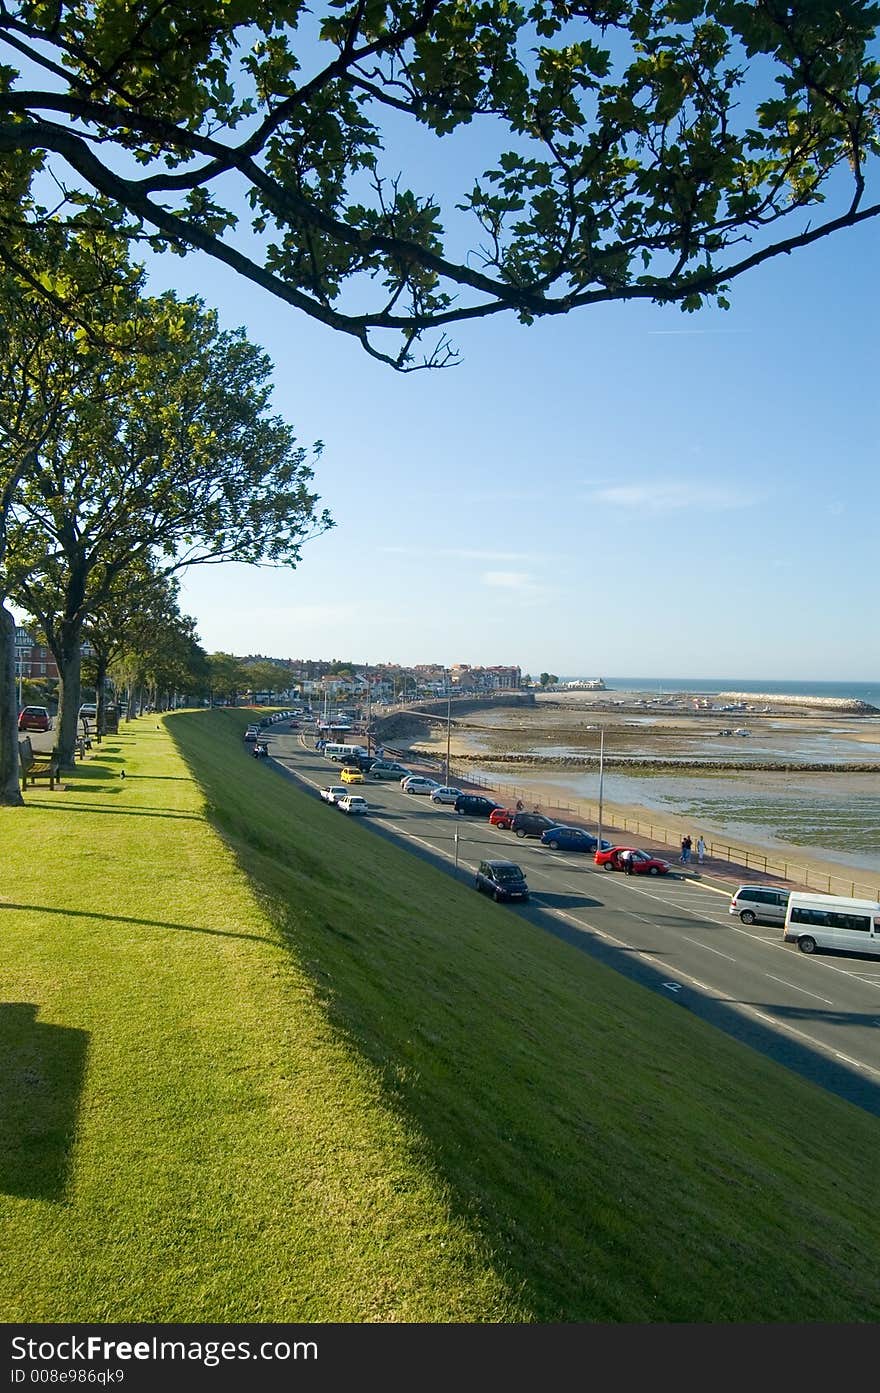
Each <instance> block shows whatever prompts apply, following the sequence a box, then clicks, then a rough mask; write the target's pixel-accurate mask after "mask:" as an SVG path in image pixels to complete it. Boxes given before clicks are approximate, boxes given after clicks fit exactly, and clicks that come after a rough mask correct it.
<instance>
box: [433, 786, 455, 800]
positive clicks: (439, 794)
mask: <svg viewBox="0 0 880 1393" xmlns="http://www.w3.org/2000/svg"><path fill="white" fill-rule="evenodd" d="M460 797H461V789H460V788H449V787H448V786H447V785H443V786H441V787H440V788H435V789H434V792H433V793H432V794H431V802H432V803H454V802H455V800H456V798H460Z"/></svg>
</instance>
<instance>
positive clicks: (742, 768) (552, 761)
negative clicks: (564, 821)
mask: <svg viewBox="0 0 880 1393" xmlns="http://www.w3.org/2000/svg"><path fill="white" fill-rule="evenodd" d="M404 754H408V755H409V757H410V758H411V759H424V760H428V761H431V760H436V758H437V750H436V749H433V750H427V749H422V748H419V746H418V745H409V746H408V747H407V749H406V750H405V751H404ZM455 763H456V764H476V765H479V766H480V767H482V768H487V769H488V768H492V767H494V766H495V765H496V764H497V765H511V764H514V765H518V766H519V767H520V768H524V769H541V770H545V771H547V772H548V773H549V772H552V771H554V770H557V771H558V770H565V769H598V768H599V756H598V755H536V754H534V753H532V752H527V753H523V754H519V753H516V752H510V753H507V754H486V753H483V754H475V753H473V752H464V751H461V750H458V751H456V754H455ZM603 763H604V767H605V768H606V769H619V770H621V771H627V770H628V771H630V772H633V771H634V770H644V769H653V770H656V771H657V772H658V773H659V772H662V771H664V770H665V771H667V772H669V771H670V770H676V771H678V770H681V771H683V772H685V773H699V774H714V773H739V774H743V773H755V772H757V771H759V770H760V771H764V772H769V773H777V774H779V773H782V774H792V773H798V774H877V773H878V772H880V763H878V762H877V761H876V760H875V761H874V762H873V763H867V762H865V761H847V762H840V761H836V760H835V761H834V763H830V762H828V761H826V762H825V763H819V762H818V761H808V760H793V759H792V760H757V759H750V760H743V759H675V758H674V757H671V758H652V757H650V756H645V755H633V756H631V757H626V756H619V755H605V757H604V761H603Z"/></svg>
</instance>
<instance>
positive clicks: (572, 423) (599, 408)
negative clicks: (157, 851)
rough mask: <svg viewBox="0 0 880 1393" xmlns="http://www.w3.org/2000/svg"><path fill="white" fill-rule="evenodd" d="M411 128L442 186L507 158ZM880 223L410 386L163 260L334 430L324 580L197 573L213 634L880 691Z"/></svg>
mask: <svg viewBox="0 0 880 1393" xmlns="http://www.w3.org/2000/svg"><path fill="white" fill-rule="evenodd" d="M387 137H388V138H387V145H388V158H389V160H391V161H392V162H395V161H396V165H395V164H394V163H392V170H393V169H394V168H398V169H402V170H403V171H404V172H405V174H406V175H409V174H412V176H413V180H414V182H415V183H416V184H417V186H419V187H420V191H422V192H425V191H426V190H427V189H429V188H430V189H435V190H436V189H437V188H439V190H440V191H441V192H442V193H445V194H447V195H448V194H450V193H451V192H452V190H453V189H455V188H456V186H458V187H465V186H466V185H467V176H464V177H463V178H462V179H461V181H460V183H459V176H460V175H461V170H462V168H464V167H465V166H468V167H470V166H471V164H472V166H473V168H474V169H476V168H484V167H485V166H486V165H487V164H490V163H492V162H493V156H492V155H491V154H488V153H486V152H484V151H483V150H481V149H479V148H477V147H474V146H473V145H470V146H469V145H468V141H469V140H472V137H471V136H469V135H468V136H462V135H461V133H457V134H456V135H455V136H453V137H451V138H449V139H448V140H444V141H442V142H440V143H439V145H438V144H436V142H433V141H432V139H431V138H430V137H428V136H427V135H426V134H425V133H416V134H415V135H413V133H412V132H410V131H407V130H406V129H405V128H404V127H403V126H401V127H400V129H393V128H392V129H388V130H387ZM425 142H428V144H427V145H426V144H425ZM423 145H425V148H424V149H423V148H422V147H423ZM429 153H433V154H434V155H435V156H436V155H437V154H439V156H440V161H441V162H440V163H439V164H438V163H437V161H436V158H435V159H434V162H433V164H431V165H430V167H429V165H428V159H429ZM453 201H454V198H453ZM806 221H807V219H806V218H804V219H802V220H801V222H800V223H799V224H798V226H797V228H795V227H792V228H790V229H788V230H789V231H790V232H792V233H793V232H795V231H796V230H800V228H801V227H802V226H804V225H805V224H806ZM459 231H460V229H459V228H458V227H457V226H456V227H455V228H454V230H453V233H454V237H456V236H458V234H459ZM878 233H880V222H878V221H877V220H875V221H874V222H873V223H868V224H866V225H863V226H862V227H860V228H857V229H854V230H851V231H847V232H843V233H840V234H838V235H837V236H836V237H833V238H827V239H825V240H824V241H823V242H820V243H818V244H817V245H815V246H813V247H811V248H808V249H806V250H804V251H801V252H799V253H795V254H794V255H792V256H790V257H781V258H777V259H776V260H775V261H772V262H769V263H767V264H766V265H764V266H763V267H760V268H759V269H757V270H756V271H753V272H752V273H751V274H750V275H749V276H746V277H745V278H743V279H742V280H740V281H738V282H734V284H733V287H732V293H731V299H732V309H731V310H729V311H727V312H724V311H720V310H705V311H702V312H701V313H699V314H697V315H682V314H681V312H680V311H679V310H678V309H676V308H674V307H671V308H662V309H661V308H660V307H657V306H651V305H645V304H630V305H621V306H599V307H594V308H589V309H584V310H580V311H577V312H576V313H574V314H573V315H570V316H569V317H568V318H567V319H553V320H548V321H546V322H543V323H538V324H535V325H533V326H532V327H530V328H525V327H523V326H521V325H519V324H518V323H516V321H515V320H514V319H513V318H505V317H503V316H500V315H499V316H495V317H494V318H491V319H487V320H485V321H481V322H476V323H473V324H470V325H467V324H465V325H462V326H460V327H459V328H458V329H457V330H456V332H455V341H456V343H457V345H458V347H459V348H460V350H461V353H462V362H461V364H460V365H459V366H457V367H454V368H449V369H445V370H441V371H435V372H418V373H413V374H409V375H400V374H397V373H395V372H393V370H392V369H390V368H388V367H386V366H384V365H383V364H380V363H378V362H376V361H375V360H373V359H371V358H369V357H368V356H367V355H366V354H365V353H364V352H363V351H362V350H361V349H360V348H358V347H357V345H356V344H355V342H354V341H353V340H351V339H349V338H348V337H345V336H342V335H338V334H334V333H333V332H332V331H331V330H329V329H326V328H324V327H322V326H320V325H318V324H316V323H314V322H312V321H311V320H309V319H307V318H305V317H304V316H303V315H301V314H299V313H297V312H296V311H294V310H293V309H290V308H288V307H287V306H285V305H283V304H281V303H280V302H279V301H277V300H275V299H274V298H273V297H272V296H270V295H269V294H268V293H267V292H264V291H262V290H260V289H259V288H257V287H255V286H253V285H251V284H250V283H249V282H246V281H244V280H242V279H239V278H237V277H236V276H235V275H234V274H233V273H232V272H231V271H228V270H227V269H226V268H224V267H222V266H220V265H219V264H217V263H215V262H213V261H211V260H209V259H208V258H206V257H202V256H196V255H193V256H191V257H189V258H187V259H185V260H181V259H179V258H177V257H171V256H168V257H166V258H161V259H159V258H157V259H154V260H153V261H151V262H150V263H149V265H150V287H149V288H150V289H151V290H159V289H164V288H169V287H170V288H173V289H175V290H176V291H177V292H178V293H179V294H180V295H183V296H186V295H192V294H198V295H200V296H201V297H202V298H203V299H204V301H205V302H206V303H207V304H208V305H213V306H215V307H216V308H217V309H218V311H219V314H220V318H221V323H222V324H223V325H224V326H225V327H234V326H237V325H242V326H244V328H245V329H246V331H247V333H248V335H249V337H250V338H251V340H252V341H253V342H255V343H257V344H259V345H260V346H262V347H263V348H264V349H265V350H266V351H267V352H268V353H269V355H270V356H271V358H272V359H273V361H274V363H275V365H276V366H275V374H274V376H275V384H276V391H275V402H274V408H275V410H276V411H278V412H280V413H281V414H283V415H284V416H285V417H286V418H287V419H288V420H289V421H290V422H291V423H292V424H293V425H294V427H295V429H296V432H297V435H298V438H299V441H300V443H301V444H303V445H306V446H308V445H310V444H311V443H312V442H313V441H315V440H317V439H321V440H323V442H324V447H325V448H324V455H323V458H322V460H321V462H320V464H319V466H318V470H317V475H316V487H317V490H318V492H319V493H320V495H321V499H322V505H323V506H326V507H327V508H329V510H330V511H331V513H332V515H333V516H334V518H335V520H336V523H337V526H336V528H335V529H334V530H333V531H331V532H330V533H328V534H326V535H325V536H322V537H320V538H317V539H315V540H314V541H312V542H310V543H308V544H307V545H306V547H305V548H304V552H303V559H302V562H301V565H300V567H299V568H298V569H297V570H296V571H292V572H291V571H274V570H270V569H256V568H249V567H242V566H234V565H225V566H220V567H218V566H211V567H203V568H200V569H199V568H196V569H193V570H192V571H190V572H189V573H188V575H186V576H185V577H184V580H183V589H182V605H183V607H184V609H185V610H186V611H187V612H188V613H190V614H192V615H193V616H194V617H195V618H196V620H197V623H198V629H199V635H200V638H201V641H202V643H203V644H204V645H205V647H207V648H208V649H209V650H210V651H214V650H217V649H224V650H227V651H232V652H235V653H239V654H243V653H253V652H260V653H264V654H270V655H272V656H276V657H311V658H334V657H338V658H345V659H351V660H353V661H355V662H363V663H371V664H372V663H379V662H399V663H402V664H412V663H417V662H431V661H435V662H439V663H443V664H449V663H454V662H464V663H471V664H492V663H517V664H519V665H520V666H521V667H522V668H523V670H525V671H531V672H540V671H542V670H545V669H546V670H549V671H552V672H556V673H559V674H560V675H569V676H571V675H575V674H582V675H585V676H594V675H601V674H608V673H623V674H626V673H655V674H657V676H658V677H662V676H669V677H675V676H682V677H685V676H704V675H711V674H713V673H725V674H729V675H731V676H739V677H742V678H753V677H764V678H767V679H770V678H781V679H786V678H789V679H817V680H828V681H835V680H850V679H855V680H872V679H876V678H878V677H880V663H878V655H877V649H876V644H875V642H874V630H875V620H874V616H875V614H876V612H877V600H878V582H877V579H876V575H877V566H876V563H875V552H876V543H875V530H876V518H877V515H878V502H880V499H878V490H880V485H878V469H877V453H878V450H877V438H878V429H877V427H878V415H880V410H878V401H880V392H878V386H877V383H878V376H880V373H878V369H880V363H878V351H877V341H878V326H880V314H878V310H880V291H878V279H877V274H876V268H877V264H878Z"/></svg>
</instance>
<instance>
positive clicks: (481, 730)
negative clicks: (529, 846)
mask: <svg viewBox="0 0 880 1393" xmlns="http://www.w3.org/2000/svg"><path fill="white" fill-rule="evenodd" d="M577 695H578V698H579V701H578V705H581V704H583V698H584V696H585V695H587V696H589V694H585V693H578V694H577ZM615 695H616V696H620V695H622V694H615ZM601 696H602V694H597V698H601ZM590 705H591V706H592V705H595V703H590ZM489 714H490V713H488V712H487V715H489ZM553 714H557V713H553ZM559 714H561V715H562V721H564V723H565V724H566V725H568V726H569V727H570V726H571V725H572V721H571V718H570V714H569V712H563V713H559ZM571 714H574V713H573V712H572V713H571ZM599 714H600V713H599V712H598V711H596V712H593V711H589V712H583V713H581V712H580V711H579V712H578V715H579V716H581V715H583V718H584V720H585V721H588V722H589V725H590V726H592V727H593V730H595V725H594V724H593V722H594V720H595V719H596V718H598V717H599ZM601 714H602V717H603V718H605V719H602V720H601V722H599V721H598V720H597V721H596V723H597V724H599V723H601V724H603V725H605V726H606V730H608V727H609V726H610V727H612V728H613V729H614V730H615V738H616V734H618V733H619V732H620V729H621V726H622V725H623V723H625V722H626V721H627V720H631V719H632V717H633V715H634V714H635V713H633V712H632V711H631V710H622V711H614V712H607V711H603V712H602V713H601ZM550 715H551V711H550V710H546V711H541V710H540V709H539V710H538V711H537V712H536V713H535V714H534V715H532V716H531V718H530V719H523V717H522V716H521V715H520V714H519V713H518V712H516V711H514V710H511V711H510V712H507V711H503V710H501V709H498V708H496V709H495V711H494V712H492V713H491V717H492V719H491V722H490V723H485V722H483V721H479V722H478V721H475V720H474V719H473V718H468V720H467V723H465V722H462V723H460V724H459V725H458V726H456V725H453V730H452V733H451V738H450V741H449V752H450V765H451V768H450V782H452V783H455V784H456V785H457V786H458V787H479V788H481V789H485V791H486V792H487V794H488V796H489V797H492V798H494V799H495V800H496V801H497V802H499V803H503V804H504V805H505V806H507V805H511V806H512V805H513V804H515V803H516V801H517V799H521V800H522V802H523V803H524V804H525V806H526V807H527V808H535V807H537V808H539V809H540V811H541V812H543V813H546V814H548V815H549V816H551V817H553V818H554V819H557V818H558V820H559V821H560V822H568V823H571V824H573V825H577V826H583V827H586V828H587V829H588V830H589V831H591V832H592V833H593V834H594V835H596V834H597V831H598V813H599V810H598V806H597V803H596V801H594V800H589V799H584V798H581V797H579V796H578V795H577V794H576V793H575V792H574V791H573V790H567V789H566V788H565V778H566V772H567V773H568V775H569V776H570V775H571V774H573V773H577V772H579V773H580V774H581V775H583V774H584V773H585V772H586V771H585V770H583V769H581V770H580V771H574V770H568V771H565V770H564V769H563V768H561V767H559V766H554V765H551V764H548V765H545V766H544V767H543V768H537V767H535V766H531V767H529V766H523V765H522V764H511V765H507V766H506V767H499V768H498V769H497V770H487V769H485V768H483V770H482V777H477V776H476V775H475V773H474V770H473V767H472V766H471V765H470V764H469V763H456V756H461V755H470V756H471V758H473V756H474V754H475V753H479V754H480V755H482V757H483V759H484V760H485V761H486V762H488V761H490V760H491V753H490V750H489V748H487V744H486V741H485V739H484V737H485V736H486V735H488V734H489V733H490V731H491V733H492V736H493V739H492V745H494V746H495V748H496V749H497V748H510V745H511V742H510V736H511V734H512V733H513V732H514V731H516V733H517V735H519V736H520V737H521V738H523V737H524V738H527V739H529V741H530V743H531V744H532V745H536V744H537V743H538V738H540V736H539V732H540V733H542V734H546V730H547V725H548V724H550V725H555V724H556V721H551V722H546V721H545V718H546V717H548V716H550ZM658 715H659V713H658ZM670 715H671V713H670ZM719 716H720V713H712V716H711V718H708V719H709V720H710V724H711V725H712V726H713V727H714V726H715V725H717V726H719V727H720V726H721V725H722V724H724V723H725V722H731V723H733V722H736V723H738V722H739V721H740V720H743V723H745V721H744V713H735V714H734V713H730V714H728V713H724V718H723V719H722V720H719ZM662 719H663V724H664V726H666V727H667V729H668V727H669V725H670V724H672V722H673V721H674V724H675V726H679V724H681V726H683V727H685V739H687V738H689V736H690V734H691V732H692V731H693V727H694V725H695V724H697V723H698V724H699V725H700V726H702V725H703V724H704V722H705V721H706V720H707V717H706V716H705V715H703V714H702V713H701V714H699V715H693V714H690V713H683V714H682V715H681V717H680V718H677V717H673V718H672V721H670V720H669V718H668V717H667V716H666V714H665V713H663V716H662ZM757 719H758V718H756V717H752V718H751V721H750V722H749V724H750V726H751V728H752V729H754V728H755V725H756V721H757ZM760 719H761V720H762V721H765V722H770V721H772V722H774V723H778V722H779V720H780V716H779V712H778V711H774V712H772V713H768V714H767V715H762V717H761V718H760ZM539 722H540V726H539V724H538V723H539ZM560 724H562V722H560ZM785 725H786V727H787V728H788V730H790V732H791V736H792V738H793V739H794V740H795V741H797V740H800V739H802V738H804V737H806V738H809V737H810V736H813V735H820V736H821V735H823V734H824V733H826V732H827V731H828V730H829V727H833V728H834V729H835V730H840V729H841V727H842V729H843V733H844V735H845V737H846V738H847V739H848V740H852V741H853V742H854V743H855V742H856V741H865V742H869V741H871V740H872V739H873V740H874V741H875V742H876V741H877V739H878V728H877V725H876V724H874V723H873V722H872V727H873V728H872V729H867V728H866V727H865V725H864V723H863V722H862V721H860V720H859V719H858V718H852V720H851V722H850V721H848V720H846V719H844V720H841V718H840V717H839V716H837V714H836V713H835V714H834V715H828V716H820V715H818V714H816V713H811V714H809V715H805V714H802V713H799V714H796V715H792V716H790V717H788V718H786V720H785ZM676 733H677V732H676ZM654 734H655V732H653V731H647V730H645V729H644V728H642V729H641V730H640V731H639V739H640V742H641V743H642V745H643V746H652V747H656V746H655V740H654V738H653V737H654ZM536 737H538V738H536ZM550 738H552V739H553V741H554V743H556V742H557V735H556V733H552V734H551V737H550ZM593 740H594V741H595V736H593ZM514 743H518V742H514ZM656 743H657V744H659V743H661V742H656ZM743 743H745V741H743ZM412 744H413V745H414V746H416V747H417V748H418V749H421V750H424V751H425V752H426V754H427V756H428V757H429V759H432V760H435V761H437V763H439V765H440V767H441V769H442V766H443V761H444V758H445V754H446V735H445V733H443V732H442V731H440V730H437V729H434V730H431V731H430V732H429V731H426V730H425V729H424V728H421V729H419V731H418V734H416V732H415V730H414V731H413V735H412ZM606 748H607V745H606ZM645 753H648V750H647V749H646V750H645ZM410 763H412V761H410ZM831 769H833V766H830V769H829V772H830V770H831ZM431 772H433V773H434V776H435V777H437V776H438V775H437V769H436V765H435V766H434V768H433V770H432V771H431ZM710 772H711V771H710V770H707V773H710ZM878 774H880V766H878ZM439 777H442V774H440V775H439ZM661 777H662V776H661ZM718 777H719V780H723V777H724V776H723V774H719V776H718ZM755 777H756V779H760V773H759V771H757V770H756V771H755ZM817 777H818V778H822V775H818V776H817ZM865 777H869V776H865ZM686 833H688V834H690V836H691V838H692V839H693V842H694V844H696V841H697V838H698V837H699V836H700V834H702V836H703V837H704V839H705V841H706V844H707V849H708V850H707V855H706V858H705V862H704V864H703V866H702V867H700V866H698V865H697V864H696V861H695V857H694V858H693V859H692V862H691V864H690V866H689V867H688V874H693V875H699V874H702V875H703V876H704V877H706V878H708V879H712V880H717V881H718V882H719V883H720V884H722V885H726V884H734V885H735V884H739V883H740V882H746V881H751V882H755V883H761V882H764V881H766V882H767V883H770V882H772V883H773V884H777V885H786V886H790V887H792V888H793V887H799V888H808V889H813V890H817V891H820V892H822V893H825V894H837V895H854V896H857V897H859V898H865V899H876V900H880V874H878V872H877V870H876V869H872V868H870V867H867V866H866V867H861V866H859V865H858V864H845V863H843V862H840V861H835V860H834V859H833V858H828V857H825V856H821V855H815V854H812V853H811V852H810V851H808V850H805V849H803V848H801V847H790V848H785V847H782V848H780V847H774V848H772V849H771V848H768V847H767V845H762V844H761V843H760V841H759V840H745V839H743V838H742V837H740V836H739V835H737V836H736V837H733V836H731V833H730V831H729V830H728V829H725V828H724V827H722V826H718V825H712V823H711V821H701V822H700V824H699V825H698V826H695V825H691V824H690V823H685V822H684V821H683V819H682V818H681V817H680V816H676V815H675V814H674V813H670V812H667V811H659V810H656V809H652V808H647V807H645V806H644V805H640V804H638V803H622V802H612V801H609V800H607V799H606V800H603V806H602V836H603V837H604V838H607V839H608V840H611V841H615V842H616V841H620V842H623V843H625V844H632V845H637V846H640V847H642V848H644V849H645V850H646V851H650V852H652V853H655V854H657V855H659V856H662V857H663V858H664V859H665V860H667V861H670V862H671V864H672V865H673V866H674V868H675V869H676V870H679V869H682V868H681V867H680V865H679V855H680V844H681V838H682V837H683V836H684V835H685V834H686Z"/></svg>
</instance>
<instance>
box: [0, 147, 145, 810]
mask: <svg viewBox="0 0 880 1393" xmlns="http://www.w3.org/2000/svg"><path fill="white" fill-rule="evenodd" d="M8 176H9V171H8V170H3V169H0V207H2V204H3V197H2V194H3V190H4V189H8V188H9V184H10V180H9V177H8ZM16 187H17V186H16ZM29 261H31V262H33V263H35V264H38V265H39V267H40V271H39V284H40V293H39V294H37V293H35V290H34V285H33V283H32V279H31V277H30V275H29V274H28V271H27V265H28V262H29ZM139 276H140V273H139V272H137V270H136V269H135V268H132V267H130V266H129V265H128V263H127V261H126V259H125V256H124V248H122V249H121V248H120V244H119V242H118V241H114V239H113V238H111V237H105V236H103V235H102V234H100V233H98V234H94V233H93V232H92V231H90V230H88V229H85V230H79V231H77V230H72V231H71V232H70V233H69V235H63V234H62V233H61V231H60V230H59V229H53V228H48V229H46V228H42V229H39V230H36V231H31V232H29V233H28V234H27V235H25V234H24V233H22V234H21V235H20V236H18V237H15V236H11V235H10V236H6V237H5V238H3V239H2V254H0V322H2V325H3V336H2V340H0V804H5V805H8V806H14V805H19V804H21V802H22V797H21V793H20V791H19V787H18V743H17V730H16V709H17V708H16V693H15V620H14V618H13V616H12V613H11V611H10V610H9V609H8V608H7V606H6V600H7V598H8V597H9V594H10V589H9V577H8V572H7V565H6V561H7V552H8V527H9V519H10V516H11V514H12V509H13V504H14V503H15V501H16V499H17V497H18V495H19V493H20V490H21V487H22V484H23V481H24V480H25V479H26V478H27V477H28V475H29V472H30V471H31V470H33V469H34V467H35V464H36V461H37V459H38V456H39V454H40V451H41V450H43V449H45V448H46V446H47V443H48V442H49V440H50V439H51V438H52V434H53V432H54V431H55V430H56V428H57V426H58V423H59V421H60V420H61V418H62V417H63V415H64V414H65V411H66V409H67V405H68V403H69V401H70V399H71V395H72V394H73V392H74V391H75V390H76V388H77V384H78V383H79V382H80V381H81V380H82V378H83V377H85V376H87V375H88V373H89V371H90V366H89V363H88V362H87V359H86V356H85V354H84V352H83V350H84V347H85V346H86V344H87V343H88V342H91V343H93V344H94V345H95V347H96V348H97V347H100V349H101V351H102V352H103V353H105V354H113V353H116V352H125V353H128V352H130V351H131V350H132V348H133V347H134V345H135V343H136V341H137V338H136V333H135V334H133V333H132V326H131V324H130V323H129V322H128V321H127V320H126V317H125V315H124V314H123V313H122V312H121V305H122V303H123V302H124V298H125V296H126V295H129V296H131V295H133V294H136V291H137V286H138V283H139ZM154 327H155V326H150V327H149V333H150V334H152V333H153V330H154ZM137 332H140V331H137Z"/></svg>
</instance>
